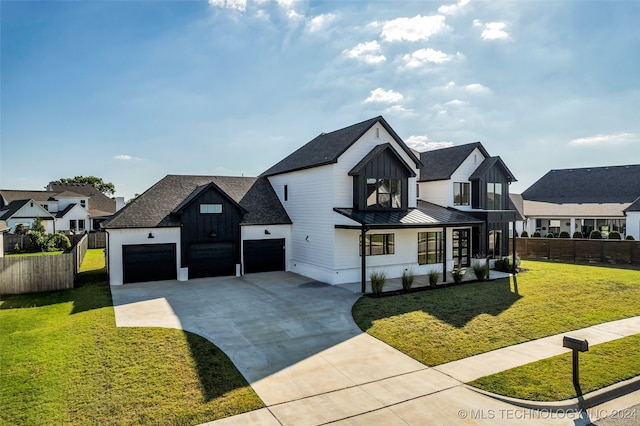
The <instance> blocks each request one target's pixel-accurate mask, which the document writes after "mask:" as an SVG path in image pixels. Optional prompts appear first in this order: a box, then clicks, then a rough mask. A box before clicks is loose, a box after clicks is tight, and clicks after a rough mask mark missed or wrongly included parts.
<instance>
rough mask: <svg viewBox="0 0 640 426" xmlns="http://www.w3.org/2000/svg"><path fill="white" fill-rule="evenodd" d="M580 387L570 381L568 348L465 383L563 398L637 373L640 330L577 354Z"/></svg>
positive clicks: (520, 394)
mask: <svg viewBox="0 0 640 426" xmlns="http://www.w3.org/2000/svg"><path fill="white" fill-rule="evenodd" d="M579 357H580V358H579V363H580V366H579V368H580V387H578V388H576V387H575V386H574V385H573V372H572V354H571V352H569V353H566V354H562V355H558V356H554V357H552V358H547V359H543V360H540V361H536V362H532V363H531V364H526V365H523V366H520V367H516V368H513V369H511V370H506V371H503V372H500V373H496V374H493V375H491V376H486V377H481V378H480V379H477V380H474V381H472V382H470V383H468V384H469V385H471V386H475V387H477V388H479V389H483V390H486V391H488V392H493V393H497V394H499V395H504V396H509V397H512V398H519V399H526V400H532V401H563V400H565V399H571V398H575V397H577V396H580V395H584V394H586V393H589V392H593V391H596V390H598V389H602V388H605V387H607V386H610V385H613V384H615V383H618V382H621V381H624V380H627V379H630V378H632V377H635V376H638V375H640V363H638V360H639V359H640V334H636V335H634V336H629V337H625V338H622V339H617V340H613V341H611V342H606V343H601V344H599V345H595V346H592V347H590V348H589V351H588V352H582V353H580V355H579Z"/></svg>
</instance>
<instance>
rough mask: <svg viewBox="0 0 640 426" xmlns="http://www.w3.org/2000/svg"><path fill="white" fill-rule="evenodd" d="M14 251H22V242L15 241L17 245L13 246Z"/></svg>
mask: <svg viewBox="0 0 640 426" xmlns="http://www.w3.org/2000/svg"><path fill="white" fill-rule="evenodd" d="M13 252H14V253H22V248H21V247H20V244H18V243H15V245H14V246H13Z"/></svg>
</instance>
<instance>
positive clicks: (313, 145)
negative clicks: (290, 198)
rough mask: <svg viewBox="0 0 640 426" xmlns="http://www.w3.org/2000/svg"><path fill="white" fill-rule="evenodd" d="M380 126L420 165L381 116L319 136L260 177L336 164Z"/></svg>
mask: <svg viewBox="0 0 640 426" xmlns="http://www.w3.org/2000/svg"><path fill="white" fill-rule="evenodd" d="M378 122H380V124H381V125H382V126H383V127H384V128H385V129H386V130H387V132H389V134H390V135H391V136H392V137H393V139H394V140H395V141H396V142H398V143H399V144H400V146H401V147H402V149H403V150H404V151H405V152H406V153H407V154H408V155H409V157H411V158H412V159H414V161H415V162H416V163H418V164H420V160H419V159H418V158H416V156H415V155H414V154H413V152H411V150H410V149H409V147H407V145H406V144H405V143H404V142H403V141H402V139H401V138H400V136H398V135H397V134H396V132H395V131H394V130H393V129H392V128H391V126H389V124H388V123H387V122H386V121H385V119H384V118H382V116H378V117H374V118H371V119H369V120H366V121H363V122H361V123H357V124H353V125H351V126H349V127H345V128H344V129H340V130H335V131H333V132H330V133H321V134H320V135H318V136H317V137H315V138H314V139H313V140H311V141H310V142H308V143H307V144H306V145H304V146H302V147H301V148H299V149H298V150H296V151H294V152H293V153H291V154H290V155H289V156H287V157H285V158H284V159H283V160H282V161H280V162H279V163H277V164H276V165H274V166H273V167H271V168H269V169H268V170H267V171H265V172H264V173H262V175H261V176H273V175H278V174H281V173H288V172H293V171H296V170H303V169H309V168H312V167H318V166H324V165H327V164H332V163H337V162H338V157H340V156H341V155H342V154H343V153H344V152H345V151H346V150H347V149H349V147H350V146H351V145H353V144H354V143H355V142H356V141H357V140H358V139H360V137H362V135H364V134H365V133H366V132H367V131H368V130H369V129H370V128H371V127H373V125H374V124H376V123H378Z"/></svg>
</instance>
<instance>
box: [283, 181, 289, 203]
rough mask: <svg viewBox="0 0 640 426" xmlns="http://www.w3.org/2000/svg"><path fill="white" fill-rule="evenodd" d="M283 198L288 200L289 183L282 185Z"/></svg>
mask: <svg viewBox="0 0 640 426" xmlns="http://www.w3.org/2000/svg"><path fill="white" fill-rule="evenodd" d="M284 200H285V201H289V185H285V186H284Z"/></svg>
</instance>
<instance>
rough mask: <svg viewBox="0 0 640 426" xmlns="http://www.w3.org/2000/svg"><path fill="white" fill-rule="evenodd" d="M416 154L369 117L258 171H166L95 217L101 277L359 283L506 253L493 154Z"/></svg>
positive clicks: (505, 222)
mask: <svg viewBox="0 0 640 426" xmlns="http://www.w3.org/2000/svg"><path fill="white" fill-rule="evenodd" d="M419 156H420V158H418V156H417V155H416V154H415V153H414V152H412V151H411V150H410V149H409V148H408V147H407V145H406V144H405V143H404V142H403V141H402V139H401V138H400V137H399V136H398V135H397V134H396V132H395V131H394V130H393V129H392V128H391V127H390V126H389V124H388V123H387V122H386V120H385V119H384V118H382V117H375V118H372V119H369V120H366V121H363V122H361V123H357V124H354V125H351V126H348V127H345V128H343V129H340V130H336V131H333V132H330V133H322V134H320V135H318V136H317V137H315V138H314V139H313V140H311V141H310V142H308V143H307V144H305V145H304V146H302V147H301V148H299V149H298V150H297V151H295V152H293V153H292V154H290V155H289V156H287V157H286V158H284V159H283V160H282V161H280V162H278V163H277V164H275V165H274V166H273V167H271V168H269V169H268V170H266V171H265V172H264V173H263V174H262V175H261V176H259V177H257V178H248V177H223V176H176V175H169V176H166V177H165V178H163V179H162V180H160V181H159V182H158V183H156V184H155V185H153V186H152V187H151V188H150V189H149V190H147V191H146V192H145V193H143V194H142V195H140V196H139V197H138V198H137V199H135V200H134V201H133V202H132V203H130V204H129V205H127V206H126V207H125V208H124V209H122V210H121V211H119V212H118V213H117V214H116V215H114V216H113V218H112V219H110V220H109V221H107V222H106V223H105V228H106V230H107V233H108V250H107V265H108V269H109V276H110V283H111V284H112V285H118V284H126V283H131V282H138V281H152V280H164V279H178V280H188V279H191V278H196V277H206V276H216V275H234V274H236V275H239V274H245V273H251V272H259V271H271V270H287V271H293V272H296V273H299V274H301V275H305V276H308V277H310V278H312V279H315V280H318V281H322V282H325V283H329V284H340V283H349V282H361V283H362V284H363V288H364V282H365V281H366V279H367V277H368V275H369V273H370V272H371V271H374V270H384V271H385V273H386V274H387V276H388V277H398V276H400V275H401V274H402V273H403V271H405V270H408V269H411V270H412V271H413V272H414V273H415V274H426V273H428V272H429V271H431V270H436V271H439V272H442V273H447V272H449V271H451V270H452V269H453V268H454V267H456V266H467V265H469V264H470V262H471V259H472V257H473V256H474V255H481V256H486V255H492V256H496V257H497V256H501V255H506V254H507V250H506V247H507V246H508V245H507V238H508V236H509V229H510V228H509V226H510V223H511V222H512V221H514V220H515V217H516V216H515V212H514V211H511V210H508V185H509V183H510V182H512V181H514V178H513V175H512V174H511V172H510V171H509V170H508V168H507V167H506V165H505V164H504V163H503V162H502V160H501V159H500V158H499V157H490V156H489V154H488V153H487V152H486V151H485V149H484V148H483V147H482V145H481V144H480V143H476V144H470V145H464V146H462V147H454V148H449V149H444V150H440V151H430V152H425V153H422V154H420V155H419ZM418 192H419V193H420V196H418Z"/></svg>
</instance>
